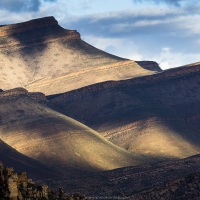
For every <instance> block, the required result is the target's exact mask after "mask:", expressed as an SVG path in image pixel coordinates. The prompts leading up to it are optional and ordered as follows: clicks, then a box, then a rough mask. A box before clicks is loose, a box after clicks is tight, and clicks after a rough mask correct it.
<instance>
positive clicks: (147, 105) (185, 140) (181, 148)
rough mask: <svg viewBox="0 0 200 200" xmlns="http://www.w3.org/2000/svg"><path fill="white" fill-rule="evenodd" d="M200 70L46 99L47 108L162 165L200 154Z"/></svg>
mask: <svg viewBox="0 0 200 200" xmlns="http://www.w3.org/2000/svg"><path fill="white" fill-rule="evenodd" d="M199 76H200V64H199V63H194V64H191V65H187V66H182V67H178V68H174V69H169V70H166V71H163V72H160V73H157V74H154V75H148V76H143V77H138V78H133V79H129V80H121V81H108V82H104V83H98V84H95V85H91V86H88V87H84V88H81V89H78V90H74V91H70V92H66V93H61V94H57V95H51V96H48V99H49V105H50V106H51V107H52V108H54V109H57V110H59V111H60V112H62V113H63V114H66V115H68V116H70V117H72V118H74V119H76V120H78V121H81V122H82V123H84V124H86V125H88V126H90V127H91V128H93V129H95V130H97V131H98V132H100V133H101V134H102V135H103V136H105V137H106V138H107V139H108V140H109V141H111V142H113V143H114V144H116V145H118V146H120V147H123V148H125V149H127V150H130V151H132V152H137V153H143V154H145V155H148V156H152V157H157V158H160V159H161V160H162V159H166V158H184V157H188V156H191V155H195V154H198V153H200V146H199V143H200V135H199V128H200V125H199V117H200V106H199V105H200V95H199V94H200V78H199Z"/></svg>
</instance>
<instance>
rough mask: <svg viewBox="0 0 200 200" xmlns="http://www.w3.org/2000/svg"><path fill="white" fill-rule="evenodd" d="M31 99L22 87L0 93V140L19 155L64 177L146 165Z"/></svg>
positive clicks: (134, 154)
mask: <svg viewBox="0 0 200 200" xmlns="http://www.w3.org/2000/svg"><path fill="white" fill-rule="evenodd" d="M33 96H34V95H33V94H32V93H31V94H30V93H28V92H27V91H26V90H25V89H22V88H19V89H13V90H9V91H5V92H2V93H0V113H1V115H0V117H1V118H0V119H1V121H0V122H1V124H0V138H1V139H2V140H3V141H4V142H6V143H7V144H8V145H10V146H11V147H13V148H15V149H16V150H17V151H19V152H20V153H22V154H24V155H26V156H29V157H31V158H34V159H35V160H38V161H40V162H42V163H44V164H47V165H49V166H53V167H57V168H59V169H61V170H63V172H65V173H67V174H70V170H76V169H77V170H84V171H98V170H110V169H115V168H119V167H125V166H132V165H138V164H141V163H145V162H149V160H148V159H146V157H145V156H143V155H139V154H137V153H130V152H128V151H126V150H124V149H122V148H119V147H117V146H116V145H114V144H112V143H111V142H109V141H107V140H106V139H104V138H103V137H102V136H100V135H99V134H98V133H97V132H96V131H94V130H92V129H91V128H89V127H87V126H85V125H83V124H81V123H79V122H78V121H75V120H73V119H71V118H69V117H66V116H65V115H62V114H60V113H58V112H56V111H54V110H52V109H50V108H48V107H46V106H45V105H43V104H41V103H38V102H37V101H35V100H34V99H33ZM16 159H17V158H16ZM150 161H151V159H150Z"/></svg>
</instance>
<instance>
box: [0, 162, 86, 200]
mask: <svg viewBox="0 0 200 200" xmlns="http://www.w3.org/2000/svg"><path fill="white" fill-rule="evenodd" d="M0 199H1V200H27V199H30V200H84V199H86V198H85V196H84V195H81V194H78V193H76V194H65V193H64V190H63V189H62V188H59V189H57V191H53V190H52V189H50V188H49V187H48V186H47V185H39V184H37V183H35V182H33V180H32V179H30V178H28V176H27V174H26V172H22V173H15V172H14V169H13V168H12V167H4V166H3V164H2V163H1V162H0Z"/></svg>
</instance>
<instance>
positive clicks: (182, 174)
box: [47, 155, 200, 200]
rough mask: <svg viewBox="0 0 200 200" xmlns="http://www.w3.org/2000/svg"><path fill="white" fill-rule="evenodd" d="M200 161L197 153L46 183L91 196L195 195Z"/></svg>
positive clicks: (165, 197) (153, 197)
mask: <svg viewBox="0 0 200 200" xmlns="http://www.w3.org/2000/svg"><path fill="white" fill-rule="evenodd" d="M199 161H200V155H197V156H193V157H189V158H186V159H181V160H180V159H179V160H175V161H166V162H160V163H156V164H151V165H140V166H135V167H126V168H121V169H115V170H111V171H106V172H98V173H93V174H91V175H82V176H75V177H74V178H73V180H66V179H62V180H54V181H52V180H51V181H47V184H48V185H49V186H51V187H52V188H53V187H55V186H63V188H64V190H65V191H66V192H79V193H84V194H85V195H86V197H91V199H92V197H93V198H94V199H95V198H103V199H106V198H107V199H112V198H114V197H115V198H118V199H123V198H124V199H131V200H132V199H141V200H143V199H148V200H151V199H162V198H163V199H195V198H194V197H196V198H197V197H198V198H199V197H200V196H199V195H200V194H199V184H200V181H199V180H200V179H199V167H200V162H199ZM175 197H176V198H175ZM184 197H185V198H184ZM198 198H197V199H198Z"/></svg>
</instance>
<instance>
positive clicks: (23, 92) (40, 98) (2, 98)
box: [0, 88, 47, 104]
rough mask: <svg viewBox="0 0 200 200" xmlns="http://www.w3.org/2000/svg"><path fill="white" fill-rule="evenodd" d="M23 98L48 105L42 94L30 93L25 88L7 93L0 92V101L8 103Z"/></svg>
mask: <svg viewBox="0 0 200 200" xmlns="http://www.w3.org/2000/svg"><path fill="white" fill-rule="evenodd" d="M21 96H28V97H30V98H31V99H33V100H35V101H37V102H38V103H42V104H46V103H47V98H46V96H45V95H44V94H43V93H41V92H28V90H26V89H24V88H14V89H11V90H7V91H3V90H2V91H1V92H0V101H7V100H8V99H15V98H20V97H21Z"/></svg>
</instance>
